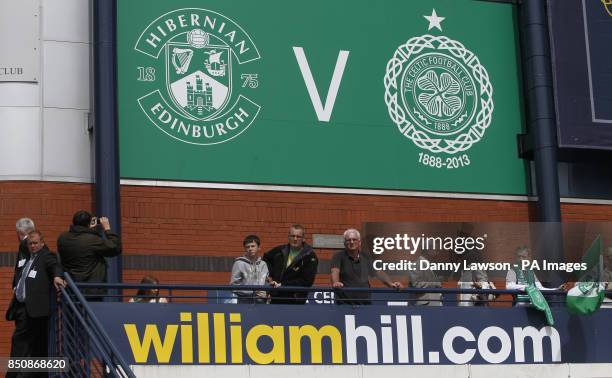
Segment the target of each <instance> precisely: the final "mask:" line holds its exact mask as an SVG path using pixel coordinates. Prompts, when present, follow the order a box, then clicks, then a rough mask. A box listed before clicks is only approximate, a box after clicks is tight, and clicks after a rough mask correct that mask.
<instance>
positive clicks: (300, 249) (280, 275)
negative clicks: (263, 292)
mask: <svg viewBox="0 0 612 378" xmlns="http://www.w3.org/2000/svg"><path fill="white" fill-rule="evenodd" d="M263 260H264V261H265V262H266V264H268V271H269V277H268V281H269V283H270V285H271V286H273V287H281V286H304V287H311V286H312V284H313V283H314V280H315V276H316V274H317V267H318V265H319V259H318V258H317V255H316V254H315V252H314V250H313V249H312V247H311V246H309V245H308V244H307V243H305V242H304V227H302V226H300V225H298V224H296V225H293V226H291V228H290V229H289V243H288V244H282V245H279V246H278V247H275V248H273V249H271V250H270V251H268V252H266V253H265V254H264V256H263ZM270 295H271V297H272V300H271V303H273V304H304V303H306V298H307V296H308V293H307V292H305V291H304V292H293V291H292V292H287V291H272V292H271V293H270Z"/></svg>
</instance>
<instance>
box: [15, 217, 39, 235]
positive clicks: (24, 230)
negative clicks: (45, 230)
mask: <svg viewBox="0 0 612 378" xmlns="http://www.w3.org/2000/svg"><path fill="white" fill-rule="evenodd" d="M15 229H17V232H19V233H21V234H23V235H27V234H29V233H30V232H32V231H34V230H35V229H36V227H35V226H34V221H33V220H32V219H30V218H21V219H19V220H18V221H17V223H15Z"/></svg>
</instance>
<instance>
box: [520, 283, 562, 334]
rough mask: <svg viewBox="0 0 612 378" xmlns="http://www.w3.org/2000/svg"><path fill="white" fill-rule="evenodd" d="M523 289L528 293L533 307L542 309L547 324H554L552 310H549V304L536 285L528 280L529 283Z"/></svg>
mask: <svg viewBox="0 0 612 378" xmlns="http://www.w3.org/2000/svg"><path fill="white" fill-rule="evenodd" d="M525 291H526V292H527V294H528V295H529V300H530V301H531V304H532V305H533V307H535V308H537V309H538V310H540V311H544V314H546V323H548V325H554V324H555V320H554V319H553V315H552V311H550V306H549V305H548V302H547V301H546V298H545V297H544V295H543V294H542V292H541V291H540V289H538V288H537V287H536V285H535V284H534V282H533V281H530V282H529V285H528V286H527V288H525Z"/></svg>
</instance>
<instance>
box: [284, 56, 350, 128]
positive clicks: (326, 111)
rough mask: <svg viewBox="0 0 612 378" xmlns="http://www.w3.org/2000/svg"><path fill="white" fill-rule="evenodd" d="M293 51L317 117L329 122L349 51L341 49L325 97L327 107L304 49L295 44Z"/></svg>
mask: <svg viewBox="0 0 612 378" xmlns="http://www.w3.org/2000/svg"><path fill="white" fill-rule="evenodd" d="M293 53H294V54H295V58H296V59H297V62H298V65H299V66H300V71H301V72H302V77H304V82H305V83H306V89H307V90H308V95H309V96H310V100H311V101H312V106H313V107H314V110H315V112H316V113H317V118H318V119H319V121H321V122H329V119H330V118H331V114H332V111H333V110H334V103H335V102H336V95H337V94H338V89H340V82H341V81H342V75H343V74H344V67H345V66H346V61H347V60H348V55H349V51H345V50H340V52H339V53H338V59H336V68H334V74H333V76H332V79H331V83H330V84H329V90H328V91H327V98H326V99H325V107H323V105H322V104H321V97H319V91H318V90H317V85H316V84H315V82H314V79H313V77H312V72H310V66H308V61H307V60H306V55H305V54H304V49H303V48H301V47H295V46H294V47H293Z"/></svg>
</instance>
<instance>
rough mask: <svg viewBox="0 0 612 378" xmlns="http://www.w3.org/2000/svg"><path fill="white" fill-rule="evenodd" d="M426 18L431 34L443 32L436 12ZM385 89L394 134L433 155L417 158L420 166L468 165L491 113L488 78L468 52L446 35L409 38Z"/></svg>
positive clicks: (389, 65) (392, 66) (390, 69)
mask: <svg viewBox="0 0 612 378" xmlns="http://www.w3.org/2000/svg"><path fill="white" fill-rule="evenodd" d="M425 18H426V19H427V20H428V21H429V29H430V30H431V29H432V28H437V29H438V30H440V31H441V30H442V26H441V22H442V20H444V17H439V16H438V15H437V14H436V11H435V9H434V10H433V11H432V15H431V16H425ZM384 84H385V102H386V104H387V108H388V111H389V115H390V117H391V119H392V120H393V122H394V123H395V124H396V125H397V127H398V128H399V131H400V132H401V133H402V134H403V135H404V136H406V137H407V138H408V139H410V140H411V141H412V142H413V143H414V144H415V145H416V146H417V147H419V148H421V149H423V150H427V151H429V152H430V153H432V154H434V155H428V154H427V153H421V154H419V162H421V163H422V164H425V165H428V166H431V167H435V168H448V169H452V168H460V167H463V166H466V165H469V164H470V159H469V156H468V155H467V154H465V152H466V151H468V150H469V149H470V148H471V147H472V146H473V145H474V144H475V143H477V142H478V141H480V140H481V139H482V138H483V136H484V133H485V131H486V129H487V128H488V127H489V125H490V123H491V117H492V114H493V88H492V86H491V82H490V81H489V75H488V73H487V70H486V69H485V67H484V66H483V65H482V64H481V63H480V61H479V59H478V57H477V56H476V55H475V54H474V53H473V52H472V51H470V50H469V49H467V48H466V47H465V46H464V45H463V44H462V43H461V42H458V41H456V40H453V39H451V38H448V37H446V36H434V35H430V34H425V35H422V36H418V37H413V38H410V39H409V40H408V41H407V42H406V43H404V44H403V45H401V46H399V47H398V48H397V50H396V51H395V53H394V54H393V57H392V58H391V60H389V62H388V63H387V70H386V75H385V78H384ZM461 153H463V154H461ZM438 154H444V155H442V156H440V155H438Z"/></svg>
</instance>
